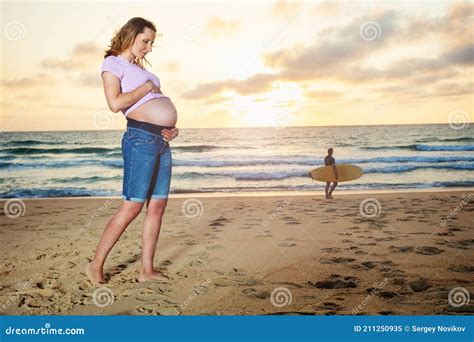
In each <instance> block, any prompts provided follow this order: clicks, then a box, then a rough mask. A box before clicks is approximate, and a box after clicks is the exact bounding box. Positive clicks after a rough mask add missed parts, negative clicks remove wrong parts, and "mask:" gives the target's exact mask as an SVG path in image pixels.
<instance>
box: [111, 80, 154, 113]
mask: <svg viewBox="0 0 474 342" xmlns="http://www.w3.org/2000/svg"><path fill="white" fill-rule="evenodd" d="M102 80H103V83H104V93H105V98H106V100H107V104H108V105H109V108H110V110H111V111H112V112H114V113H117V112H119V111H120V110H122V109H124V108H128V107H130V106H131V105H133V104H134V103H136V102H137V101H138V100H140V99H141V98H142V97H143V96H145V95H146V94H148V93H149V92H150V91H153V92H157V91H160V90H159V88H158V87H157V86H156V85H155V84H154V83H153V82H152V81H147V82H146V83H143V84H142V85H141V86H139V87H137V88H135V89H134V90H132V91H129V92H127V93H122V92H121V89H120V80H119V79H118V78H117V77H115V76H114V75H113V74H112V73H110V72H104V73H102Z"/></svg>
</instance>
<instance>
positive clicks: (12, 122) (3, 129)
mask: <svg viewBox="0 0 474 342" xmlns="http://www.w3.org/2000/svg"><path fill="white" fill-rule="evenodd" d="M23 110H24V107H23V108H22V109H21V110H20V111H18V112H17V113H16V114H15V116H14V117H13V118H11V119H10V120H9V121H8V122H7V124H6V125H5V126H3V127H2V128H1V132H0V133H4V132H5V131H8V130H10V128H12V127H13V126H14V125H15V124H16V122H17V121H18V119H19V118H20V117H22V116H23V114H22V113H23Z"/></svg>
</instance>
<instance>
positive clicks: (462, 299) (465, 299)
mask: <svg viewBox="0 0 474 342" xmlns="http://www.w3.org/2000/svg"><path fill="white" fill-rule="evenodd" d="M470 299H471V296H470V294H469V291H468V290H466V289H465V288H464V287H454V288H452V289H451V291H449V294H448V302H449V305H451V306H454V307H455V308H460V307H461V306H464V305H467V304H468V303H469V300H470Z"/></svg>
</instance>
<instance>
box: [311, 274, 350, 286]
mask: <svg viewBox="0 0 474 342" xmlns="http://www.w3.org/2000/svg"><path fill="white" fill-rule="evenodd" d="M308 284H310V285H312V286H314V287H317V288H318V289H343V288H356V287H357V278H355V277H341V276H340V275H338V274H332V275H331V277H330V278H329V279H326V280H323V281H318V282H315V283H312V282H310V281H308Z"/></svg>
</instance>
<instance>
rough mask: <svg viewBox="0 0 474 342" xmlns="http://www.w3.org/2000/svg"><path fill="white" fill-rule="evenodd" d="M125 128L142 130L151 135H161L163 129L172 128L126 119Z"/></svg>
mask: <svg viewBox="0 0 474 342" xmlns="http://www.w3.org/2000/svg"><path fill="white" fill-rule="evenodd" d="M127 127H133V128H139V129H143V130H145V131H147V132H150V133H153V134H161V131H162V130H164V129H172V128H174V127H171V126H160V125H155V124H152V123H149V122H143V121H137V120H133V119H127Z"/></svg>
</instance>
